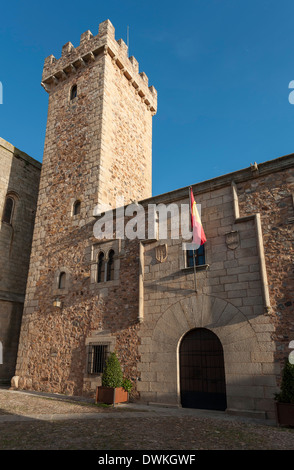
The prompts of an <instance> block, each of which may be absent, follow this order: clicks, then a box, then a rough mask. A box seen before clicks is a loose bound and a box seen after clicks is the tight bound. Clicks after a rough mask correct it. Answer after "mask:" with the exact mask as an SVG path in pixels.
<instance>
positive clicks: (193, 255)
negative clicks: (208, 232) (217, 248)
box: [186, 245, 205, 268]
mask: <svg viewBox="0 0 294 470" xmlns="http://www.w3.org/2000/svg"><path fill="white" fill-rule="evenodd" d="M186 253H187V260H186V263H187V268H190V267H193V266H194V262H195V266H201V265H203V264H205V250H204V245H201V246H200V247H199V248H198V250H187V252H186ZM194 260H195V261H194Z"/></svg>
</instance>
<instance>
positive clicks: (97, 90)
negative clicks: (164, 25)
mask: <svg viewBox="0 0 294 470" xmlns="http://www.w3.org/2000/svg"><path fill="white" fill-rule="evenodd" d="M124 63H126V65H125V67H123V64H124ZM42 83H43V86H44V88H45V89H46V90H47V91H48V92H49V108H48V120H47V129H46V139H45V149H44V158H43V166H42V174H41V182H40V191H39V199H38V209H37V215H36V223H35V231H34V238H33V245H32V254H31V261H30V271H29V277H28V283H27V290H26V303H25V309H24V316H23V322H22V330H21V337H20V345H19V352H18V362H17V367H16V376H17V377H19V386H20V387H23V388H33V389H39V390H47V391H55V392H62V393H73V394H77V393H78V394H81V393H90V389H91V387H92V384H91V380H90V379H91V378H90V377H88V376H87V373H86V362H87V358H86V353H87V344H88V343H89V341H90V339H91V338H92V337H93V336H94V338H95V335H98V336H99V337H100V336H101V333H102V334H103V336H104V337H105V336H106V337H107V339H108V340H109V341H112V339H113V338H115V343H114V344H115V348H116V350H117V353H118V355H119V357H120V359H121V360H122V365H123V367H124V369H125V371H127V372H128V375H129V376H130V377H131V378H134V380H136V363H137V343H138V338H137V335H136V329H137V322H138V321H137V320H138V281H137V279H138V269H139V263H138V249H137V248H138V247H137V245H136V248H135V252H133V248H132V245H130V246H128V247H127V249H126V250H125V251H124V255H123V258H121V257H122V254H121V252H120V251H119V249H118V247H116V246H114V251H115V260H116V261H115V262H116V263H118V264H119V276H120V283H119V285H118V284H117V281H111V282H110V283H105V285H103V284H104V283H101V284H99V285H98V283H97V282H95V280H93V279H92V278H91V276H92V274H93V269H94V271H95V269H96V270H97V265H96V268H95V263H97V259H93V258H92V254H93V251H92V250H93V245H97V243H99V240H96V239H94V238H93V225H94V222H95V219H94V217H93V210H94V208H95V206H96V204H97V203H98V202H106V203H109V202H110V203H111V204H114V203H115V197H116V195H122V196H124V197H125V198H126V202H129V201H130V200H131V199H138V198H140V197H142V196H143V195H145V196H146V195H150V191H151V184H150V183H151V174H150V173H151V119H152V114H154V112H155V108H154V107H153V106H154V105H155V104H154V103H155V101H156V94H155V90H154V89H153V88H151V89H149V87H148V86H147V85H146V77H145V76H144V77H143V78H142V77H141V76H140V75H139V73H138V65H137V62H136V60H135V59H134V58H132V60H131V59H129V58H128V57H127V54H126V50H125V45H124V44H123V42H122V41H118V42H117V41H115V39H114V28H113V26H112V25H111V23H110V22H109V21H106V22H104V23H102V24H101V25H100V26H99V34H98V35H97V36H95V37H93V36H92V35H91V33H90V32H86V33H84V34H83V35H82V37H81V44H80V46H78V47H77V48H74V47H73V46H72V45H71V43H67V44H66V45H65V46H64V47H63V50H62V57H61V58H60V59H58V60H56V59H55V58H53V56H50V57H49V58H47V59H46V60H45V65H44V71H43V78H42ZM74 85H76V86H77V96H76V97H75V98H74V99H72V100H71V99H70V92H71V89H72V87H73V86H74ZM136 91H137V93H136ZM143 98H144V99H143ZM148 98H149V101H148ZM145 101H146V102H145ZM151 101H152V103H153V106H151V105H152V103H151ZM135 133H136V135H135ZM119 142H120V146H119ZM135 172H138V174H137V176H134V173H135ZM131 178H132V180H133V181H132V183H131ZM76 200H79V201H80V202H81V206H80V207H81V209H80V213H79V214H77V215H74V214H73V205H74V202H75V201H76ZM93 266H94V268H93ZM61 272H65V273H66V289H65V290H60V289H58V285H57V284H58V276H59V274H60V273H61ZM58 302H61V305H62V306H61V308H60V307H56V305H57V304H58ZM98 339H99V338H98ZM91 393H92V394H93V390H92V391H91ZM134 394H136V388H135V389H134Z"/></svg>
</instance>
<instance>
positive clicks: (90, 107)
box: [42, 20, 157, 217]
mask: <svg viewBox="0 0 294 470" xmlns="http://www.w3.org/2000/svg"><path fill="white" fill-rule="evenodd" d="M127 52H128V48H127V46H126V44H125V43H124V42H123V40H122V39H120V40H119V41H116V40H115V37H114V27H113V26H112V24H111V22H110V21H108V20H107V21H105V22H103V23H101V24H100V26H99V34H98V35H97V36H95V37H93V35H92V34H91V32H90V31H87V32H86V33H84V34H82V36H81V41H80V45H79V46H78V47H77V48H74V46H73V45H72V44H71V43H70V42H68V43H67V44H65V45H64V46H63V48H62V56H61V58H60V59H58V60H56V59H55V57H54V56H52V55H51V56H49V57H47V59H46V60H45V65H44V70H43V76H42V85H43V87H44V88H45V90H46V91H48V93H49V111H48V123H47V132H46V141H45V150H44V162H43V164H44V170H43V181H44V180H45V181H46V183H53V184H54V185H58V186H59V187H60V189H61V191H62V193H63V194H64V192H63V190H65V192H66V195H67V197H70V196H71V197H72V198H83V199H84V201H83V202H84V204H83V206H84V207H83V209H82V210H83V214H84V215H85V217H87V216H88V215H92V213H91V211H92V209H93V205H95V204H97V202H104V203H110V204H111V205H114V203H115V198H116V196H123V197H124V198H125V202H126V203H128V202H129V201H131V200H141V199H144V198H146V197H150V196H151V146H152V116H153V115H154V114H155V112H156V106H157V93H156V90H155V88H154V87H153V86H150V87H148V78H147V76H146V74H145V73H144V72H141V73H139V65H138V62H137V61H136V59H135V58H134V57H130V58H128V55H127ZM53 179H54V181H53ZM63 185H64V186H63ZM54 193H55V194H56V188H55V189H54Z"/></svg>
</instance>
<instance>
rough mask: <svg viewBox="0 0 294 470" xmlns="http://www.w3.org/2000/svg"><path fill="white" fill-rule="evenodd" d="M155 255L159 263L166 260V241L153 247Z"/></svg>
mask: <svg viewBox="0 0 294 470" xmlns="http://www.w3.org/2000/svg"><path fill="white" fill-rule="evenodd" d="M155 257H156V259H157V261H159V262H160V263H162V262H163V261H165V260H166V258H167V244H166V243H163V244H162V245H158V246H157V247H156V248H155Z"/></svg>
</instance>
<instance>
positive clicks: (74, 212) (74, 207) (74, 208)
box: [71, 199, 82, 217]
mask: <svg viewBox="0 0 294 470" xmlns="http://www.w3.org/2000/svg"><path fill="white" fill-rule="evenodd" d="M81 206H82V201H81V200H80V199H76V200H75V202H74V203H73V205H72V212H71V215H72V217H75V216H79V215H80V214H81ZM77 208H78V211H77Z"/></svg>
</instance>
